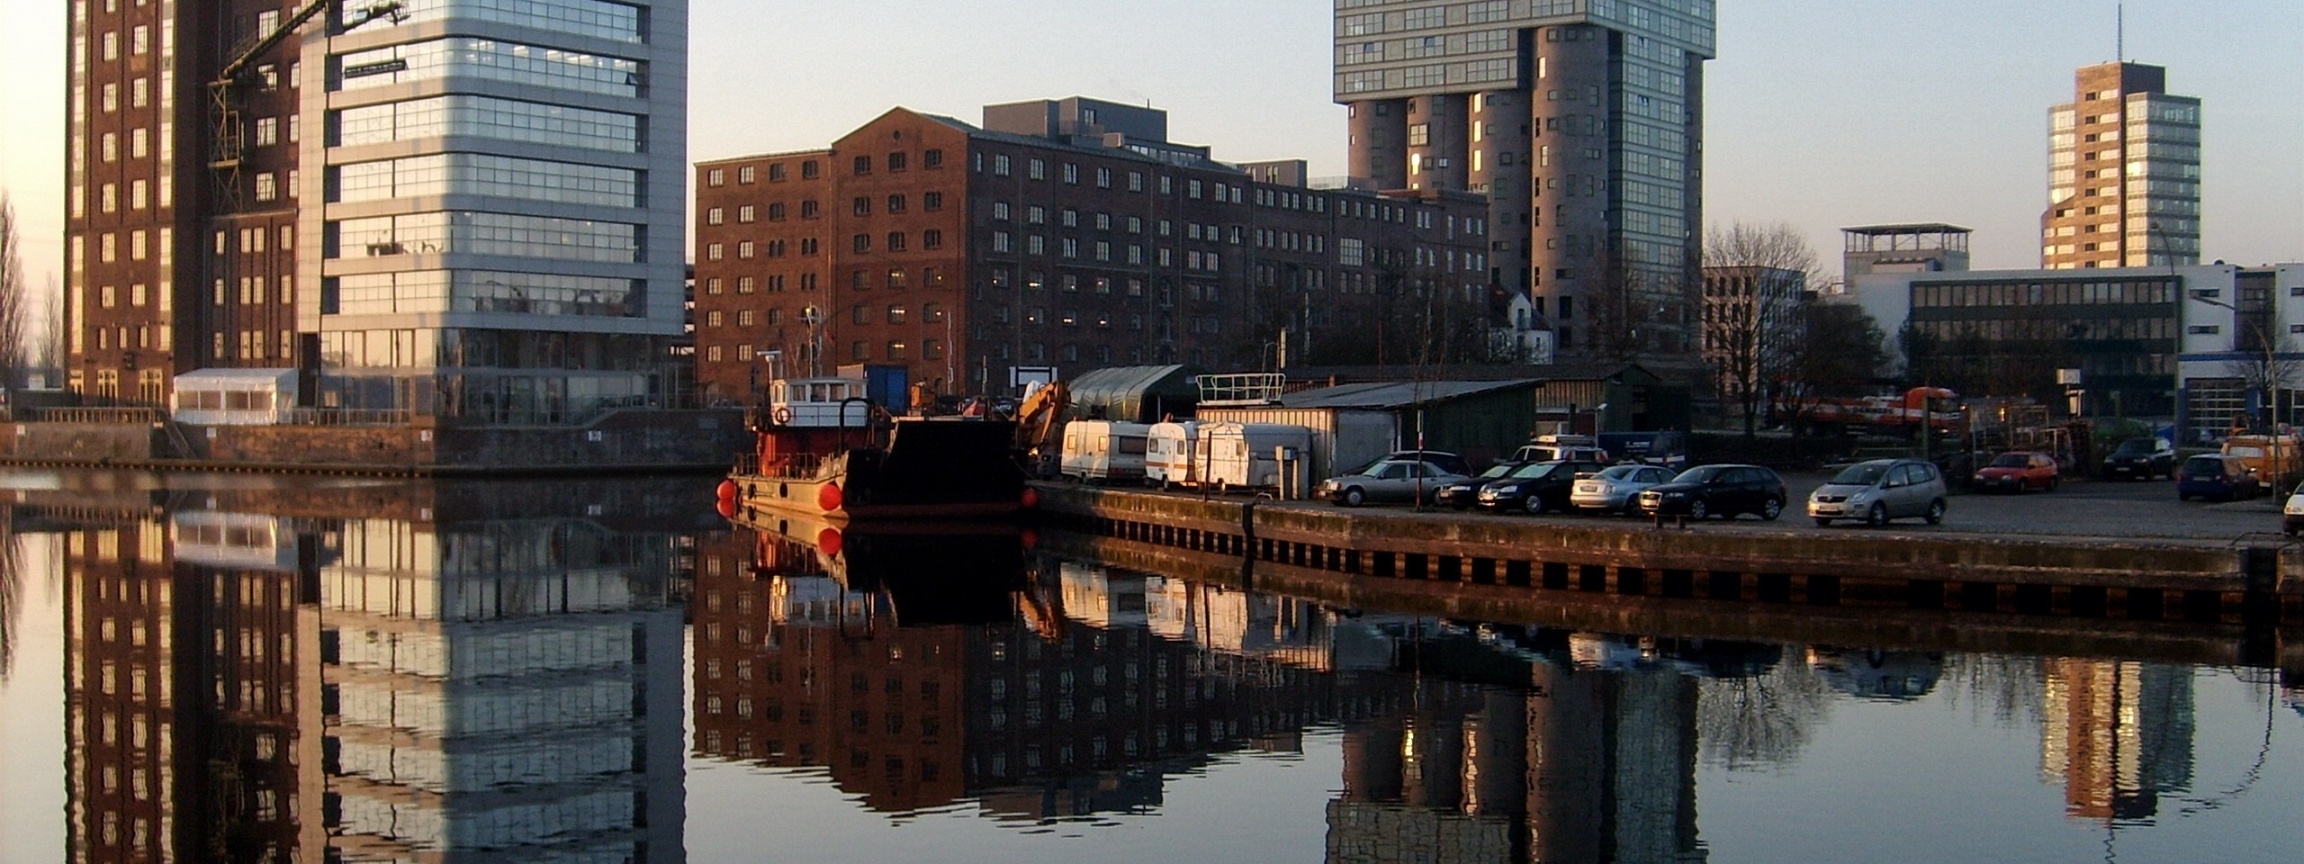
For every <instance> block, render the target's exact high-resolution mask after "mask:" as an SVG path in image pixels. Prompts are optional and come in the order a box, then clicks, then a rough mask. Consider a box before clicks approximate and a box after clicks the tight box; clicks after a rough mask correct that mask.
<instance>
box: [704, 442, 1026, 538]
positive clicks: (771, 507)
mask: <svg viewBox="0 0 2304 864" xmlns="http://www.w3.org/2000/svg"><path fill="white" fill-rule="evenodd" d="M1013 431H1014V425H1013V424H1010V423H1003V422H989V421H971V420H909V421H900V422H898V423H897V424H896V426H895V429H894V430H893V431H892V432H891V433H890V434H889V438H888V446H886V447H850V448H845V449H842V450H839V451H836V452H834V453H833V454H831V455H830V456H828V457H826V458H824V459H822V460H821V461H818V462H817V463H816V464H815V465H814V468H813V471H795V470H790V469H789V468H787V469H786V470H783V471H781V472H776V471H766V470H763V471H759V472H737V473H734V474H731V475H730V476H729V479H730V480H731V481H733V482H734V483H735V486H736V490H735V491H736V496H735V500H734V504H735V506H736V510H737V511H738V514H786V515H799V516H806V517H812V518H821V519H826V520H834V521H853V520H884V519H977V518H993V517H1000V516H1009V515H1014V514H1015V513H1016V512H1018V511H1019V510H1021V509H1023V507H1024V503H1023V502H1024V499H1025V497H1026V496H1025V494H1024V479H1025V478H1024V471H1023V469H1022V468H1021V467H1020V466H1019V465H1018V464H1017V463H1016V460H1015V459H1014V458H1013V456H1012V455H1011V453H1010V449H1009V448H1010V445H1011V440H1012V436H1013ZM762 434H771V433H765V432H764V433H762ZM763 464H768V463H763Z"/></svg>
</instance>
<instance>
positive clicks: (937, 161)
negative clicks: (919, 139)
mask: <svg viewBox="0 0 2304 864" xmlns="http://www.w3.org/2000/svg"><path fill="white" fill-rule="evenodd" d="M920 167H922V168H942V167H944V151H942V150H924V151H921V153H920Z"/></svg>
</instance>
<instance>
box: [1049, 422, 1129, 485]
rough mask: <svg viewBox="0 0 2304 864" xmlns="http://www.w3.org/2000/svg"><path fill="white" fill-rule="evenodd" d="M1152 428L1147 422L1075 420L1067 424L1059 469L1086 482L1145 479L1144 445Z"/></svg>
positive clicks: (1070, 476) (1068, 475)
mask: <svg viewBox="0 0 2304 864" xmlns="http://www.w3.org/2000/svg"><path fill="white" fill-rule="evenodd" d="M1151 431H1152V427H1151V426H1150V425H1147V424H1144V423H1122V422H1119V421H1116V420H1074V421H1072V422H1070V423H1066V424H1064V461H1063V464H1062V466H1061V467H1060V468H1059V469H1058V470H1059V471H1060V472H1061V473H1062V474H1063V475H1064V476H1066V477H1069V478H1072V479H1074V480H1078V481H1080V482H1082V483H1090V482H1099V481H1100V482H1105V483H1110V482H1112V481H1115V480H1122V481H1129V482H1135V481H1140V480H1143V479H1144V448H1145V444H1146V439H1147V438H1148V437H1149V435H1150V433H1151Z"/></svg>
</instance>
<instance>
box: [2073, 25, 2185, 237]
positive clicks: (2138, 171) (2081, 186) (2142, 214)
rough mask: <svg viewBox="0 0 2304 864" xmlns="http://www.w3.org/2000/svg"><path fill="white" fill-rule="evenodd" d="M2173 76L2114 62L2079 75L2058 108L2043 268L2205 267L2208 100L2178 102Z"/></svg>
mask: <svg viewBox="0 0 2304 864" xmlns="http://www.w3.org/2000/svg"><path fill="white" fill-rule="evenodd" d="M2167 77H2168V70H2166V69H2163V68H2161V67H2158V66H2147V65H2144V64H2142V63H2125V62H2123V63H2105V64H2101V65H2097V66H2088V67H2084V68H2082V69H2080V71H2079V72H2078V73H2077V74H2076V75H2074V79H2075V83H2074V87H2073V91H2074V92H2073V96H2072V101H2070V102H2067V103H2064V104H2062V105H2058V106H2056V107H2054V108H2051V109H2049V110H2048V163H2049V164H2048V209H2047V211H2046V212H2044V213H2042V214H2041V215H2040V266H2041V267H2043V268H2046V269H2050V270H2072V269H2082V268H2100V267H2161V266H2167V265H2171V264H2175V265H2185V264H2196V263H2199V261H2200V100H2198V99H2195V98H2192V97H2190V96H2171V95H2169V94H2168V92H2167V87H2166V84H2167Z"/></svg>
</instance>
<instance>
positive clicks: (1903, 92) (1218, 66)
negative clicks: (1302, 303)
mask: <svg viewBox="0 0 2304 864" xmlns="http://www.w3.org/2000/svg"><path fill="white" fill-rule="evenodd" d="M7 3H8V10H7V16H6V19H5V20H6V22H7V26H6V27H5V28H0V69H4V70H5V75H4V77H0V81H4V82H5V85H4V86H0V100H5V101H0V116H5V117H7V118H9V122H8V123H7V124H6V126H5V127H4V128H0V188H6V189H8V190H9V191H10V192H11V194H12V195H13V196H14V199H15V201H16V204H17V207H18V210H19V211H20V212H21V213H22V215H23V216H24V218H25V220H26V228H27V231H28V234H29V236H27V237H26V240H27V241H28V243H27V248H28V251H29V252H30V253H31V254H30V256H29V257H28V260H27V261H26V265H27V267H26V270H27V271H28V272H29V274H30V275H31V277H32V279H33V280H34V282H35V283H36V284H37V283H38V282H39V281H40V280H42V279H43V278H44V277H45V276H46V274H48V273H50V272H58V271H60V269H61V264H60V256H59V254H58V251H59V249H60V247H61V242H60V240H59V239H58V238H59V236H60V234H61V227H60V226H61V224H62V217H61V201H62V188H61V187H62V183H63V181H62V164H63V160H62V157H61V153H62V149H63V145H62V136H63V133H62V120H63V72H64V59H63V57H64V55H63V50H62V48H63V33H64V14H65V10H66V9H67V8H68V6H67V3H66V2H65V0H7ZM1719 6H1720V51H1719V54H1720V56H1719V59H1717V60H1714V61H1712V62H1711V63H1710V64H1709V65H1708V66H1707V67H1706V99H1707V103H1708V105H1707V111H1706V117H1705V146H1706V151H1707V157H1706V160H1705V163H1704V169H1705V193H1706V199H1705V207H1706V218H1707V221H1708V222H1711V223H1715V224H1717V223H1721V222H1725V221H1729V220H1751V221H1765V222H1775V221H1783V222H1789V223H1791V224H1793V225H1794V226H1796V227H1798V228H1799V229H1800V230H1801V231H1802V232H1803V233H1804V234H1806V235H1807V236H1808V237H1809V238H1810V242H1811V243H1813V244H1814V245H1815V246H1816V248H1817V251H1818V253H1819V254H1820V255H1821V256H1823V258H1824V260H1825V262H1826V265H1827V266H1826V269H1827V270H1833V271H1836V270H1837V269H1838V268H1837V264H1836V259H1837V254H1838V251H1839V248H1840V247H1839V235H1838V229H1839V228H1840V227H1842V226H1845V225H1856V224H1867V223H1879V222H1908V221H1914V222H1916V221H1943V222H1953V223H1957V224H1962V225H1967V226H1969V227H1972V228H1975V229H1976V236H1975V247H1974V248H1975V264H1976V266H1977V267H1979V268H2003V267H2009V268H2013V267H2032V266H2037V264H2038V260H2039V253H2038V238H2037V233H2038V227H2037V226H2038V221H2039V215H2040V209H2041V206H2042V205H2043V203H2044V201H2045V197H2046V183H2047V181H2046V170H2047V169H2046V163H2047V144H2046V140H2045V136H2046V126H2047V109H2048V106H2050V105H2052V104H2055V103H2057V102H2061V101H2065V100H2068V99H2070V98H2071V95H2072V70H2073V69H2074V68H2076V67H2078V66H2081V65H2086V64H2092V63H2099V62H2105V61H2109V60H2111V59H2113V57H2114V47H2113V8H2114V3H2113V0H1926V2H1919V0H1913V2H1879V0H1720V3H1719ZM2127 7H2128V12H2127V16H2128V57H2129V59H2132V60H2136V61H2139V62H2145V63H2156V64H2160V65H2163V66H2167V67H2168V69H2169V72H2168V82H2169V89H2170V90H2171V91H2172V92H2175V93H2178V94H2181V95H2186V96H2197V97H2199V98H2201V99H2202V100H2203V101H2204V102H2205V105H2204V107H2203V116H2204V123H2205V126H2206V130H2205V138H2206V143H2205V154H2204V160H2205V163H2206V164H2205V167H2204V168H2203V174H2204V177H2205V180H2204V182H2205V192H2204V197H2205V203H2204V222H2205V225H2204V228H2205V234H2206V237H2205V241H2204V242H2205V250H2206V257H2208V258H2211V259H2217V258H2220V259H2225V260H2229V261H2232V262H2234V263H2249V264H2254V263H2262V262H2271V261H2296V260H2304V64H2299V63H2298V62H2297V61H2298V60H2299V58H2304V0H2190V2H2183V0H2131V2H2129V3H2128V4H2127ZM1331 8H1332V7H1331V5H1330V3H1329V2H1328V0H1287V2H1282V0H1230V2H1219V0H1166V2H1155V3H1145V2H1141V0H1137V2H1119V0H1012V2H1005V3H988V2H974V0H851V2H847V3H842V4H838V5H837V6H835V5H833V4H788V3H763V2H758V0H693V5H692V7H691V25H692V26H691V40H692V41H691V52H690V61H689V62H690V76H691V84H690V106H689V108H690V112H689V120H690V129H691V132H690V138H689V159H690V161H694V160H697V159H710V158H720V157H726V156H733V155H739V154H744V153H757V152H768V151H776V150H793V149H802V148H808V147H817V146H822V145H823V144H825V143H827V142H829V141H831V140H832V139H833V138H835V137H837V136H839V135H840V134H842V133H844V132H846V131H848V130H850V129H853V128H854V127H856V126H858V125H860V124H862V123H863V122H864V121H866V120H869V119H871V118H872V117H873V116H875V115H877V114H879V113H880V112H882V111H885V110H887V109H888V108H890V107H893V106H896V105H903V106H907V107H911V108H915V109H919V110H923V111H930V112H936V113H943V114H950V115H953V116H957V117H960V118H962V119H966V120H971V121H973V120H975V119H977V118H978V109H979V108H980V107H981V106H982V105H984V104H985V103H990V102H1007V101H1016V100H1023V99H1036V98H1043V97H1062V96H1071V95H1083V96H1093V97H1098V98H1104V99H1111V100H1115V101H1123V102H1136V103H1142V102H1146V101H1149V102H1150V103H1151V104H1153V105H1154V106H1157V107H1160V108H1165V109H1167V110H1168V112H1169V129H1170V132H1171V137H1173V138H1175V139H1176V140H1178V141H1183V142H1188V143H1194V144H1205V145H1209V146H1212V147H1214V148H1215V150H1216V154H1217V157H1218V158H1220V159H1226V160H1231V161H1245V160H1256V159H1276V158H1289V157H1300V158H1304V159H1308V160H1310V161H1311V163H1312V171H1313V173H1314V174H1315V175H1331V174H1341V173H1343V169H1344V150H1345V141H1344V135H1345V133H1344V109H1343V108H1341V107H1339V106H1336V105H1334V104H1332V103H1331V102H1330V101H1329V92H1330V91H1329V80H1330V65H1329V64H1330V54H1331V51H1330V47H1329V46H1330V44H1331V42H1330V36H1329V30H1330V27H1331V22H1332V13H1331Z"/></svg>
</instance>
